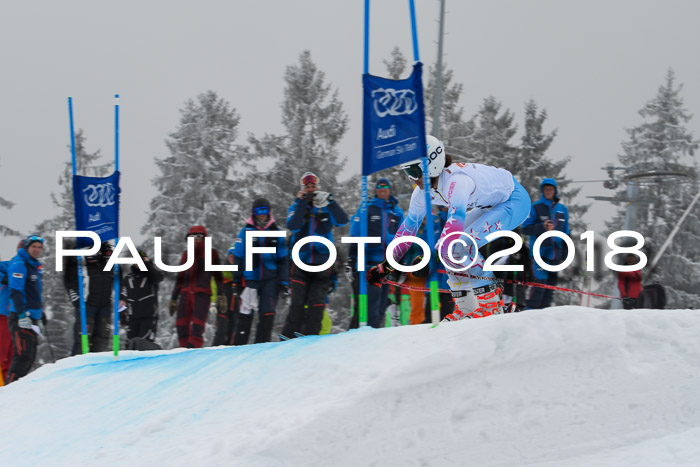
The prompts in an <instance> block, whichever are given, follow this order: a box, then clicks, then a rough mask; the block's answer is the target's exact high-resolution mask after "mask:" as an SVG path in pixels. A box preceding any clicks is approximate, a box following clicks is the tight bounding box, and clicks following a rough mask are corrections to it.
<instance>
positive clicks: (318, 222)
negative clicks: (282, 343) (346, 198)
mask: <svg viewBox="0 0 700 467" xmlns="http://www.w3.org/2000/svg"><path fill="white" fill-rule="evenodd" d="M300 181H301V190H300V191H299V192H298V193H297V198H296V200H295V201H294V204H292V206H291V207H290V208H289V212H288V213H287V228H288V229H289V230H291V231H292V238H291V242H290V248H291V247H293V245H294V244H295V243H296V242H298V241H299V240H300V239H302V238H304V237H310V236H319V237H324V238H327V239H328V240H330V241H331V242H332V241H333V232H332V229H333V227H334V226H335V227H342V226H344V225H345V224H347V223H348V215H347V214H346V213H345V211H343V208H341V207H340V206H339V205H338V203H337V202H335V200H334V198H333V194H332V193H329V192H326V191H319V180H318V177H317V176H316V174H314V173H312V172H306V173H305V174H304V175H302V177H301V180H300ZM329 255H330V251H329V250H328V247H326V246H325V245H323V244H321V243H317V242H309V243H307V244H306V245H304V246H303V247H302V248H301V250H300V251H299V258H300V260H301V261H302V262H304V263H305V264H307V265H321V264H323V263H325V262H326V261H327V260H328V258H329ZM331 269H332V268H327V269H326V270H324V271H319V272H308V271H303V270H302V269H301V268H299V267H298V266H297V265H295V264H293V265H292V267H291V274H290V275H291V292H292V303H291V305H290V306H289V314H288V315H287V321H286V323H285V324H284V328H282V335H284V336H285V337H288V338H294V337H295V334H294V333H295V332H302V330H305V331H306V334H318V333H319V331H320V330H321V320H322V318H323V310H324V309H325V307H326V297H327V296H328V294H329V293H330V291H331V288H332V284H331V275H332V270H331ZM306 305H308V311H307V312H306V315H305V313H304V307H305V306H306Z"/></svg>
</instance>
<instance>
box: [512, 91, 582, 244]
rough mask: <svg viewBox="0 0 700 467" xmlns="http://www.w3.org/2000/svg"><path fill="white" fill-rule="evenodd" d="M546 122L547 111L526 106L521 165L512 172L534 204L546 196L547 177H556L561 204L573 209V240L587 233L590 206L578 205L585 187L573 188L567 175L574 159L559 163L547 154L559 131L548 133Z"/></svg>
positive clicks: (519, 160) (533, 106)
mask: <svg viewBox="0 0 700 467" xmlns="http://www.w3.org/2000/svg"><path fill="white" fill-rule="evenodd" d="M546 120H547V111H546V110H545V109H541V110H540V109H539V108H538V106H537V103H536V102H535V101H534V100H530V101H528V102H526V103H525V125H524V133H523V136H522V138H521V145H520V148H519V155H518V165H517V168H515V169H514V170H513V171H512V172H513V174H514V175H515V176H516V178H517V179H518V181H519V182H520V184H521V185H522V186H523V187H525V189H526V190H527V191H528V192H529V193H530V197H531V198H532V201H533V202H534V201H536V200H538V199H540V197H541V196H542V192H541V190H540V184H541V183H542V179H543V178H554V179H555V180H556V181H557V185H558V186H559V194H560V197H561V201H562V203H564V205H565V206H566V207H567V208H568V210H569V225H570V228H571V232H572V238H577V237H578V235H580V234H581V233H583V232H585V231H586V225H585V223H584V222H583V215H584V214H585V213H586V212H587V211H588V208H589V206H590V205H584V204H579V203H576V202H574V200H575V199H576V197H577V196H578V194H579V192H580V191H581V188H574V187H572V186H571V185H570V183H571V179H569V178H568V177H566V175H565V174H564V169H565V168H566V166H567V165H568V163H569V162H570V161H571V158H570V157H565V158H563V159H561V160H558V161H555V160H552V159H551V158H550V157H549V156H548V155H547V154H546V152H547V150H548V149H549V147H550V146H551V144H552V142H553V141H554V138H555V137H556V136H557V130H553V131H552V132H549V133H548V132H545V131H544V123H545V121H546ZM574 232H576V234H574Z"/></svg>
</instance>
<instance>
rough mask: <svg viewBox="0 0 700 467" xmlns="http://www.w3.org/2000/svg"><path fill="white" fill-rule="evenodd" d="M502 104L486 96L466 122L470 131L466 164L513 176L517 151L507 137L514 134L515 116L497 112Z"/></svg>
mask: <svg viewBox="0 0 700 467" xmlns="http://www.w3.org/2000/svg"><path fill="white" fill-rule="evenodd" d="M501 107H502V104H501V102H499V101H498V100H497V99H496V98H495V97H493V96H489V97H487V98H485V99H484V101H483V103H482V104H481V105H480V106H479V109H478V111H477V113H476V114H475V115H474V116H473V117H472V118H471V119H470V120H469V125H470V127H471V128H470V131H469V134H468V135H467V137H466V138H464V141H465V151H466V155H467V157H468V158H469V161H470V162H476V163H480V164H486V165H493V166H495V167H502V168H504V169H506V170H509V171H510V172H512V173H516V172H517V169H518V167H519V163H518V148H517V147H516V146H514V145H513V144H512V143H511V141H510V140H511V138H513V136H515V134H516V133H517V131H518V126H517V125H516V124H515V122H514V120H515V115H514V114H513V113H512V112H511V111H510V110H508V109H506V110H505V111H503V112H502V113H501Z"/></svg>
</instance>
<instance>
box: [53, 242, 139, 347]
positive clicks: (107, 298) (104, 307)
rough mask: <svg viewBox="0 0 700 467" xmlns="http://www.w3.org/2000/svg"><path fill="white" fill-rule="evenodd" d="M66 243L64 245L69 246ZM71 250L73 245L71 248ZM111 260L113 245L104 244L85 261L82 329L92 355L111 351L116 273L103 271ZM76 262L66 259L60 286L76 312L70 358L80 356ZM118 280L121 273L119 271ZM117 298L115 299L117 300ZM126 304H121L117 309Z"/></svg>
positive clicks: (76, 259) (69, 258) (70, 258)
mask: <svg viewBox="0 0 700 467" xmlns="http://www.w3.org/2000/svg"><path fill="white" fill-rule="evenodd" d="M69 244H70V242H67V243H66V245H69ZM71 246H73V245H71ZM111 256H112V245H111V244H110V243H108V242H103V243H102V244H101V245H100V250H99V251H98V252H97V253H96V254H94V255H92V256H88V257H86V258H85V264H86V267H85V269H86V270H87V276H88V278H89V281H88V289H87V293H86V297H87V298H86V299H85V326H86V330H87V335H88V343H89V344H88V345H89V350H90V351H91V352H105V351H107V350H109V349H110V343H111V339H112V311H113V309H114V308H113V306H112V296H113V292H114V278H115V274H116V273H115V271H114V270H111V271H105V270H104V268H105V266H106V265H107V262H108V261H109V259H110V258H111ZM78 261H81V259H80V258H76V257H71V256H69V257H66V258H64V261H63V265H64V269H63V285H64V287H65V289H66V291H67V293H68V297H69V299H70V300H71V303H72V304H73V307H74V309H75V321H74V324H73V348H72V349H71V355H78V354H80V353H82V343H81V330H82V326H81V324H82V323H81V321H80V296H79V294H78V287H79V283H78ZM119 277H120V278H121V269H120V270H119ZM118 299H119V297H115V300H118ZM125 305H126V303H125V302H123V301H120V303H119V308H122V307H123V306H125Z"/></svg>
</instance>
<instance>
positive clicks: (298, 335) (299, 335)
mask: <svg viewBox="0 0 700 467" xmlns="http://www.w3.org/2000/svg"><path fill="white" fill-rule="evenodd" d="M294 335H295V336H297V337H306V334H302V333H300V332H295V333H294Z"/></svg>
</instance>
